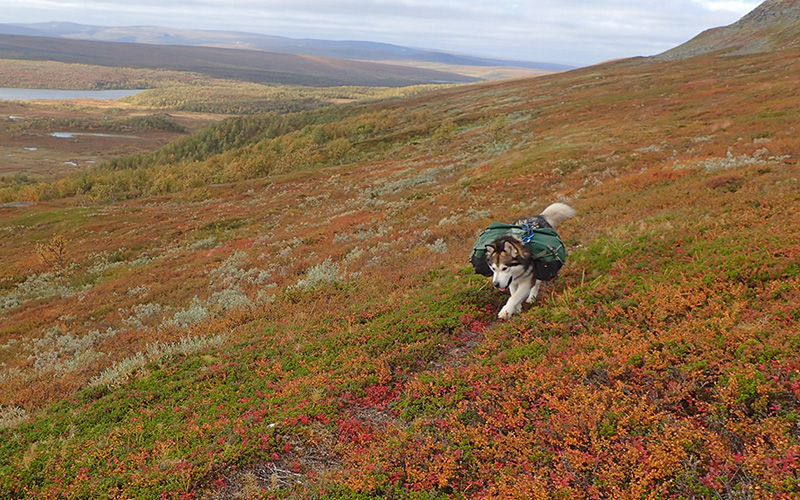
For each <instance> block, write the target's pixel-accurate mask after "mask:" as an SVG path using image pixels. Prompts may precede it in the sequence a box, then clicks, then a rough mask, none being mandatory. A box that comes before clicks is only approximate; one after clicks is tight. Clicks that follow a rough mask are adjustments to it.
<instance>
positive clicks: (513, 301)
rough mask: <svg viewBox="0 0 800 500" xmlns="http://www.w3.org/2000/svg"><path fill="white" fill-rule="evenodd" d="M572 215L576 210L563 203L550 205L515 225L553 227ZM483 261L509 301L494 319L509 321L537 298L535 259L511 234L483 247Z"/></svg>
mask: <svg viewBox="0 0 800 500" xmlns="http://www.w3.org/2000/svg"><path fill="white" fill-rule="evenodd" d="M574 215H575V209H573V208H572V207H570V206H569V205H566V204H564V203H553V204H552V205H550V206H549V207H547V208H545V209H544V211H543V212H542V213H541V214H539V215H535V216H533V217H530V218H528V219H520V220H518V221H516V222H514V225H521V224H528V225H529V226H533V227H552V228H555V227H556V226H557V225H558V224H560V223H561V222H563V221H565V220H566V219H569V218H570V217H572V216H574ZM486 259H487V260H488V262H489V267H490V268H491V270H492V284H493V285H494V286H495V288H498V289H500V290H506V289H507V290H508V291H509V292H510V293H511V297H510V298H509V299H508V302H506V305H505V306H503V308H502V309H501V310H500V313H499V314H498V315H497V316H498V317H499V318H500V319H508V318H510V317H511V316H512V315H514V314H516V313H518V312H520V311H521V310H522V302H523V301H525V300H526V299H527V302H533V301H534V300H536V297H537V295H539V285H540V284H541V282H540V280H538V279H536V277H535V276H534V259H533V258H532V255H531V251H530V249H529V248H528V245H526V244H525V243H523V242H522V240H521V239H519V238H517V237H516V236H514V235H512V234H506V235H503V236H500V237H499V238H497V239H496V240H494V241H493V242H492V243H490V244H489V245H487V246H486Z"/></svg>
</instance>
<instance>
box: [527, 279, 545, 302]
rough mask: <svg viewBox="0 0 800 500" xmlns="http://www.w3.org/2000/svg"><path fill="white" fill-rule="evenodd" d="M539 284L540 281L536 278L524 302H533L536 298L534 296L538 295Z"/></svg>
mask: <svg viewBox="0 0 800 500" xmlns="http://www.w3.org/2000/svg"><path fill="white" fill-rule="evenodd" d="M541 284H542V282H541V281H540V280H536V283H534V285H533V288H531V293H530V294H528V300H527V301H526V302H528V303H529V304H533V302H534V301H535V300H536V297H538V296H539V285H541Z"/></svg>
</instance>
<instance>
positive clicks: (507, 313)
mask: <svg viewBox="0 0 800 500" xmlns="http://www.w3.org/2000/svg"><path fill="white" fill-rule="evenodd" d="M510 291H511V297H509V298H508V302H506V305H504V306H503V308H502V309H500V313H499V314H498V315H497V317H498V318H500V319H508V318H510V317H511V316H513V315H514V314H516V313H518V312H520V311H521V310H522V303H523V302H524V301H525V299H526V298H528V297H529V296H530V293H531V287H530V285H528V284H525V285H519V284H517V286H516V288H514V287H513V286H512V287H511V290H510Z"/></svg>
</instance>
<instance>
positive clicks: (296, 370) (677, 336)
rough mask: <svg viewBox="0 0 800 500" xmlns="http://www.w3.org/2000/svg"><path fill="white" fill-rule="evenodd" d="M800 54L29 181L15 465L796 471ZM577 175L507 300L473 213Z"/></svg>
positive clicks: (725, 489)
mask: <svg viewBox="0 0 800 500" xmlns="http://www.w3.org/2000/svg"><path fill="white" fill-rule="evenodd" d="M798 72H800V52H798V51H797V50H787V51H783V52H775V53H770V54H765V55H747V56H731V57H724V58H721V57H713V56H712V55H706V56H701V57H697V58H693V59H686V60H683V61H671V62H653V61H649V60H643V59H636V60H627V61H618V62H612V63H608V64H604V65H600V66H594V67H590V68H585V69H581V70H576V71H571V72H568V73H562V74H557V75H550V76H544V77H539V78H534V79H525V80H515V81H506V82H499V83H484V84H474V85H467V86H459V87H453V88H446V89H439V90H436V91H432V92H426V93H420V94H416V95H412V96H406V97H402V98H394V99H387V100H381V101H377V102H371V103H364V102H359V103H351V104H337V105H335V106H324V107H321V108H319V109H306V110H302V111H288V110H282V111H272V112H270V113H266V114H254V115H248V116H237V117H231V118H229V119H226V120H223V121H219V122H217V123H213V124H211V125H209V126H207V127H205V128H201V129H199V130H197V131H194V132H192V133H191V134H188V135H185V137H183V138H179V139H177V140H175V141H173V142H170V143H169V144H167V145H165V146H164V147H163V148H160V149H158V150H156V151H154V152H148V153H141V154H135V155H127V156H124V157H120V158H116V159H114V160H111V161H108V162H106V163H104V164H102V165H98V166H96V167H93V168H88V169H84V170H82V171H81V172H78V173H76V174H72V175H68V176H64V177H60V178H57V179H51V180H48V181H46V182H45V181H41V182H21V181H20V182H16V183H7V185H6V187H5V188H4V190H3V191H2V195H0V196H2V198H3V200H4V201H7V202H12V201H21V200H38V203H35V204H32V205H23V206H19V205H18V204H15V205H11V206H5V207H3V208H0V234H1V235H2V238H0V259H2V263H3V265H2V275H0V363H2V364H0V381H1V382H2V383H1V384H0V405H2V406H0V427H2V429H0V457H2V460H0V498H3V499H16V498H141V499H150V498H154V499H155V498H175V499H178V498H196V499H208V500H210V499H235V498H326V499H327V498H341V499H367V498H376V497H383V498H397V499H445V498H486V499H494V498H496V499H501V498H503V499H506V498H565V499H574V498H586V499H591V498H615V499H640V498H653V499H691V498H724V499H749V498H754V499H790V498H797V496H798V495H800V478H798V475H797V470H798V467H797V465H798V464H797V462H798V458H799V457H800V441H799V439H800V413H798V411H799V410H800V401H798V397H800V334H799V333H798V332H800V328H799V327H798V320H800V263H799V262H800V243H799V242H798V238H797V213H798V211H799V210H800V190H799V189H798V188H800V184H799V183H798V173H799V172H800V169H798V157H797V151H799V150H800V143H799V142H800V139H798V134H797V130H798V128H799V127H800V114H798V113H797V110H798V108H799V107H800V95H798V92H797V81H796V78H795V76H796V75H797V74H798ZM556 200H564V201H568V202H569V203H570V204H571V205H573V206H574V207H576V208H577V210H578V212H579V215H578V216H577V217H576V218H574V219H571V220H570V221H568V222H567V223H565V224H564V225H563V227H562V228H561V230H560V233H561V236H562V237H563V238H564V239H565V241H566V242H567V244H568V245H569V249H570V256H569V259H568V261H567V265H566V266H565V268H564V269H563V270H562V272H561V274H560V276H559V277H558V278H557V279H556V280H555V281H554V282H552V283H550V284H549V285H548V286H546V287H544V289H543V291H542V293H541V294H540V296H539V299H538V302H537V303H536V304H534V305H533V306H530V307H526V309H525V311H524V312H523V313H522V314H521V315H519V316H517V317H514V318H513V319H512V320H510V321H504V322H500V321H497V320H496V319H495V317H496V314H497V311H498V310H499V308H500V306H501V305H502V304H503V303H504V302H505V297H503V296H502V295H501V294H500V293H498V292H496V291H494V290H493V289H492V287H491V284H490V283H489V282H488V280H486V279H485V278H483V277H480V276H476V275H474V274H473V272H472V269H471V268H470V267H469V265H468V264H467V256H468V255H467V254H468V251H469V249H470V247H471V245H472V242H473V240H474V238H475V236H476V234H477V232H478V231H479V230H481V229H482V228H484V227H485V226H486V225H487V224H488V223H489V222H491V221H492V220H500V221H507V220H513V219H514V218H516V217H517V216H520V215H530V214H533V213H537V211H539V210H541V209H542V208H544V207H545V206H546V205H547V204H549V203H550V202H552V201H556ZM53 255H58V257H57V259H55V260H54V258H53Z"/></svg>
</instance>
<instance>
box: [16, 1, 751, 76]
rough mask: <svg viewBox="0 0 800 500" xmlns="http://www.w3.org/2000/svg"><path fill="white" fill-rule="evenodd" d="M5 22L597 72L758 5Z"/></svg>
mask: <svg viewBox="0 0 800 500" xmlns="http://www.w3.org/2000/svg"><path fill="white" fill-rule="evenodd" d="M4 3H5V4H7V5H6V6H5V7H4V18H5V19H4V22H23V23H31V22H44V21H50V20H56V21H69V22H76V23H83V24H100V25H112V26H131V25H154V26H168V27H176V28H195V29H213V30H225V31H249V32H256V33H263V34H269V35H278V36H287V37H292V38H322V39H338V40H342V39H350V40H371V41H379V42H387V43H394V44H398V45H405V46H413V47H422V48H431V49H440V50H445V51H455V52H462V53H469V54H474V55H483V56H492V57H506V58H510V59H524V60H536V61H547V62H565V63H572V64H591V63H595V62H600V61H603V60H606V59H612V58H618V57H630V56H636V55H651V54H654V53H658V52H661V51H664V50H667V49H669V48H671V47H673V46H675V45H678V44H680V43H682V42H684V41H686V40H688V39H690V38H692V37H693V36H695V35H696V34H698V33H700V32H701V31H703V30H705V29H708V28H712V27H716V26H721V25H724V24H730V23H732V22H734V21H736V20H737V19H738V18H740V17H741V16H742V15H744V14H745V13H747V12H748V11H749V10H751V9H752V8H754V7H755V6H757V4H758V2H749V1H743V0H660V1H656V0H636V1H634V0H605V1H599V0H593V1H590V0H570V1H569V2H564V1H563V0H459V1H457V0H369V1H368V0H342V1H335V2H334V1H331V0H324V1H323V0H240V1H236V2H230V1H229V0H139V1H137V2H135V3H132V4H126V3H125V2H111V1H108V0H87V1H81V2H75V1H72V0H61V1H56V0H27V1H21V0H6V1H5V2H4Z"/></svg>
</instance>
